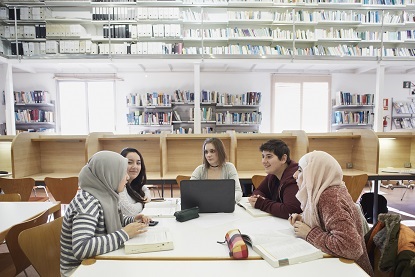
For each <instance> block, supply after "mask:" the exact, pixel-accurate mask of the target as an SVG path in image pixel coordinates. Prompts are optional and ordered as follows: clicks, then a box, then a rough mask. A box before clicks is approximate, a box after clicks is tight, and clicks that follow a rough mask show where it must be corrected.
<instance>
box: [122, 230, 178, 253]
mask: <svg viewBox="0 0 415 277" xmlns="http://www.w3.org/2000/svg"><path fill="white" fill-rule="evenodd" d="M173 248H174V247H173V238H172V236H171V233H170V231H169V230H168V229H164V228H156V227H151V228H149V229H147V232H145V233H142V234H140V235H138V236H136V237H134V238H132V239H130V240H128V241H126V242H125V243H124V249H125V253H126V254H137V253H145V252H157V251H165V250H172V249H173Z"/></svg>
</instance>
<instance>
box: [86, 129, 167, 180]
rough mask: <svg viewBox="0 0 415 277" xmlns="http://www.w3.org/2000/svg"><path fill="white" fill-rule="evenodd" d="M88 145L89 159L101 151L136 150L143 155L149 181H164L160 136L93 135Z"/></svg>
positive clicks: (119, 151)
mask: <svg viewBox="0 0 415 277" xmlns="http://www.w3.org/2000/svg"><path fill="white" fill-rule="evenodd" d="M86 145H87V150H86V152H87V156H88V159H89V158H91V156H92V155H93V154H95V153H96V152H98V151H101V150H109V151H114V152H117V153H121V150H122V149H124V148H126V147H132V148H135V149H137V150H138V151H139V152H140V153H141V155H143V159H144V162H145V166H146V173H147V178H148V179H149V180H160V179H162V175H161V172H162V167H161V164H162V162H161V157H162V154H161V135H159V134H137V135H114V134H112V133H91V134H89V136H88V138H87V143H86Z"/></svg>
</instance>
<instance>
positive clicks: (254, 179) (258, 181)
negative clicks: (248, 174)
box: [252, 175, 267, 189]
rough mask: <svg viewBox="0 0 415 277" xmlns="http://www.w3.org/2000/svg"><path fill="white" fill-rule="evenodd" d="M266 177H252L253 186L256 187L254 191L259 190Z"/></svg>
mask: <svg viewBox="0 0 415 277" xmlns="http://www.w3.org/2000/svg"><path fill="white" fill-rule="evenodd" d="M265 177H267V176H263V175H254V176H252V184H253V185H254V189H257V188H258V187H259V185H260V184H261V183H262V181H264V179H265Z"/></svg>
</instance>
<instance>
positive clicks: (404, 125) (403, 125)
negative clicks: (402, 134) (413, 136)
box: [393, 118, 415, 129]
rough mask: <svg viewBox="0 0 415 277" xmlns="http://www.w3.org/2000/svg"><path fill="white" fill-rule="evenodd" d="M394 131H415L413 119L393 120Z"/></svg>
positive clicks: (414, 119)
mask: <svg viewBox="0 0 415 277" xmlns="http://www.w3.org/2000/svg"><path fill="white" fill-rule="evenodd" d="M393 124H394V125H395V128H396V129H415V118H394V119H393Z"/></svg>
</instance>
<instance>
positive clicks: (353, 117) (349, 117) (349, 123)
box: [331, 91, 375, 131]
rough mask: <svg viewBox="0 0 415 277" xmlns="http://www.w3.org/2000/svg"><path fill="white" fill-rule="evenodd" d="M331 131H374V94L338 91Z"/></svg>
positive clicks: (334, 100) (333, 108) (334, 103)
mask: <svg viewBox="0 0 415 277" xmlns="http://www.w3.org/2000/svg"><path fill="white" fill-rule="evenodd" d="M332 102H333V107H332V124H331V130H332V131H336V130H339V129H356V128H362V129H373V120H374V107H375V106H374V94H356V93H350V92H345V91H338V92H337V93H336V98H335V99H333V101H332Z"/></svg>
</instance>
